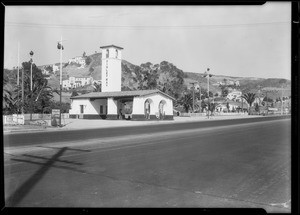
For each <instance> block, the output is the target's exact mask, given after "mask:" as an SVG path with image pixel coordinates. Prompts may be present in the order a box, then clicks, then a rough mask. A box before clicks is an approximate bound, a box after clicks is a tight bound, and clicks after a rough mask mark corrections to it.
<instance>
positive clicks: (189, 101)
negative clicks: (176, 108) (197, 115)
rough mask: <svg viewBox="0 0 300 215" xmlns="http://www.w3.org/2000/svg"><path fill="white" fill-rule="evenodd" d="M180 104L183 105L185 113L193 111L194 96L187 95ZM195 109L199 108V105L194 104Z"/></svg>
mask: <svg viewBox="0 0 300 215" xmlns="http://www.w3.org/2000/svg"><path fill="white" fill-rule="evenodd" d="M178 104H180V105H182V106H183V108H184V109H185V111H186V112H187V113H188V112H189V110H190V109H193V96H192V95H191V94H190V93H189V94H185V95H184V96H183V97H182V98H181V99H180V100H179V101H178ZM194 107H195V109H196V108H198V107H199V105H198V104H196V103H195V104H194Z"/></svg>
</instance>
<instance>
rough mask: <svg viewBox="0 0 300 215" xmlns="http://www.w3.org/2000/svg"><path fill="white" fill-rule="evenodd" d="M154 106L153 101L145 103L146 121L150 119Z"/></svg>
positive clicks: (148, 100)
mask: <svg viewBox="0 0 300 215" xmlns="http://www.w3.org/2000/svg"><path fill="white" fill-rule="evenodd" d="M152 106H153V101H152V99H146V101H145V103H144V114H145V118H146V119H150V114H151V109H152V108H151V107H152Z"/></svg>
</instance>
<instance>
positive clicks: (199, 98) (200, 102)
mask: <svg viewBox="0 0 300 215" xmlns="http://www.w3.org/2000/svg"><path fill="white" fill-rule="evenodd" d="M198 84H199V96H200V97H199V101H200V108H199V109H200V113H201V86H200V81H198Z"/></svg>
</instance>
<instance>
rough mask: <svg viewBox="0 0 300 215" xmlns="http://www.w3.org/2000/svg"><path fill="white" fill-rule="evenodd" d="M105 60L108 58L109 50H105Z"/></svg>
mask: <svg viewBox="0 0 300 215" xmlns="http://www.w3.org/2000/svg"><path fill="white" fill-rule="evenodd" d="M106 58H109V49H106Z"/></svg>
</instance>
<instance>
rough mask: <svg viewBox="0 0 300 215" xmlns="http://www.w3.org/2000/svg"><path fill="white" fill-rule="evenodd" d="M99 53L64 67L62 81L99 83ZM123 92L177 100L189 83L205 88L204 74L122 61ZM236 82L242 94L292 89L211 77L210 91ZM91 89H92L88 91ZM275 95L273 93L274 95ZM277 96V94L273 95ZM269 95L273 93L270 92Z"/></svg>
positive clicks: (55, 79)
mask: <svg viewBox="0 0 300 215" xmlns="http://www.w3.org/2000/svg"><path fill="white" fill-rule="evenodd" d="M101 57H102V54H101V53H95V54H92V55H89V56H87V58H89V60H88V62H89V64H88V65H85V66H84V67H83V68H81V67H80V65H77V64H68V63H67V64H64V66H63V79H67V78H68V77H71V76H75V77H78V76H91V77H93V79H95V80H101V66H102V60H101ZM121 66H122V90H137V89H152V88H157V89H160V90H164V91H165V92H166V93H168V94H170V95H172V96H174V97H175V98H178V97H179V96H180V95H181V94H182V92H183V91H184V89H187V88H190V87H191V86H192V85H191V83H192V82H195V81H197V82H198V81H199V82H200V85H201V88H202V89H204V90H206V89H207V78H206V77H203V73H192V72H184V71H183V70H181V69H179V68H177V67H176V66H175V65H174V64H172V63H170V62H167V61H162V62H161V63H159V64H152V63H151V62H147V63H143V64H141V65H139V66H138V65H134V64H132V63H130V62H128V61H126V60H122V64H121ZM226 80H227V81H239V84H240V86H239V87H237V89H239V90H241V91H242V92H243V93H245V92H255V93H257V90H258V89H259V87H261V88H265V87H276V88H280V87H281V85H282V84H285V88H286V89H290V88H291V81H289V80H285V79H278V78H270V79H263V78H255V77H232V76H225V75H214V76H212V77H211V78H210V86H209V87H210V91H211V92H213V93H214V94H215V93H218V94H220V92H221V89H220V87H219V84H218V82H224V81H226ZM48 82H49V85H50V86H51V87H53V88H56V89H58V88H59V72H56V74H55V75H52V76H51V78H50V79H49V80H48ZM91 89H92V88H91ZM273 94H274V93H273ZM275 94H276V95H275V96H278V93H275ZM270 95H272V93H270ZM290 95H291V92H290V90H289V91H285V93H284V96H290Z"/></svg>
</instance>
